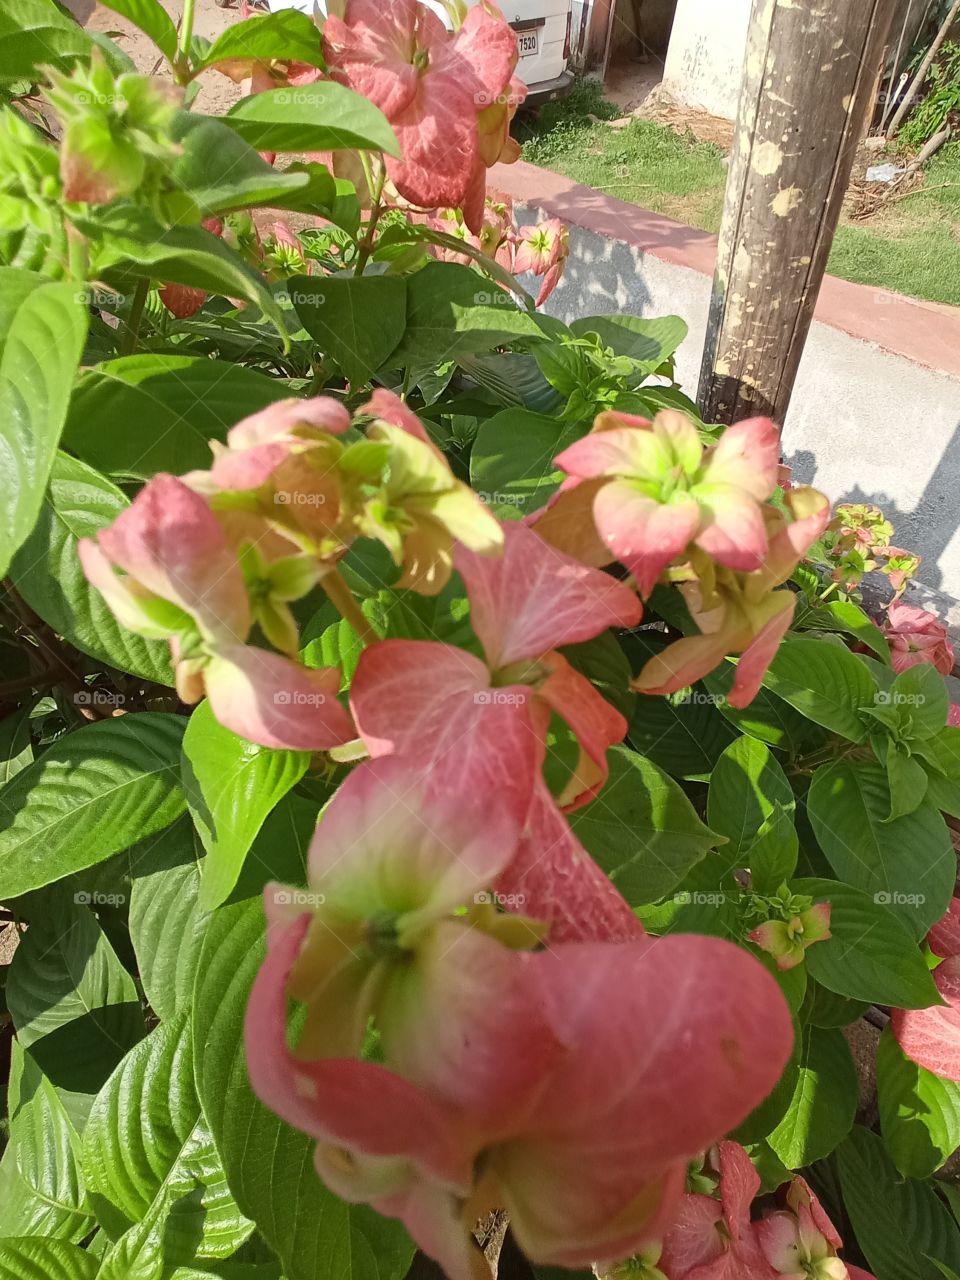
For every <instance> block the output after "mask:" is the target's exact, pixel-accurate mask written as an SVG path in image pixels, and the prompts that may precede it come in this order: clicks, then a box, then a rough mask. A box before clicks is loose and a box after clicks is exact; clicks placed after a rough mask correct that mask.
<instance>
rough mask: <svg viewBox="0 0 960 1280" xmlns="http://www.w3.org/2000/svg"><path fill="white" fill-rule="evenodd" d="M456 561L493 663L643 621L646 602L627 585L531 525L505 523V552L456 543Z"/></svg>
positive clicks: (495, 665)
mask: <svg viewBox="0 0 960 1280" xmlns="http://www.w3.org/2000/svg"><path fill="white" fill-rule="evenodd" d="M454 562H455V564H456V567H457V569H458V570H459V571H460V574H461V575H462V577H463V580H464V582H465V583H466V587H467V595H468V596H469V597H470V622H471V625H472V627H473V629H474V631H475V632H476V634H477V636H479V638H480V642H481V644H482V645H483V648H484V652H485V653H486V656H487V661H488V662H489V664H490V667H491V668H492V669H494V670H496V669H497V668H499V667H504V666H508V665H509V664H510V663H513V662H517V661H519V660H520V659H525V658H530V659H534V658H539V657H541V656H542V655H543V654H544V653H546V652H547V651H548V650H550V649H554V648H556V647H557V646H558V645H564V644H575V643H577V642H578V641H580V640H589V639H591V638H592V637H593V636H596V635H599V634H600V632H601V631H604V630H606V628H607V627H632V626H635V625H636V624H637V622H639V620H640V614H641V605H640V602H639V600H638V599H637V597H636V596H635V595H634V593H633V592H632V591H631V590H630V589H629V588H628V587H625V586H624V585H623V584H622V583H620V582H617V581H616V580H615V579H613V578H611V577H610V576H609V575H608V574H605V573H600V572H598V571H597V570H596V569H589V568H587V567H586V566H585V565H582V564H579V563H578V562H577V561H576V560H574V559H572V558H571V557H570V556H567V555H564V554H563V553H562V552H560V551H557V550H556V549H555V548H553V547H551V546H549V545H548V544H547V543H545V542H544V541H543V539H542V538H540V537H538V535H537V534H536V533H535V532H534V531H533V530H532V529H529V528H527V527H526V526H525V525H521V524H508V525H506V526H505V527H504V551H503V556H502V557H501V558H500V559H496V560H495V559H491V558H490V557H488V556H479V555H477V554H475V553H474V552H472V551H468V550H467V549H466V548H464V547H458V548H457V550H456V552H455V555H454Z"/></svg>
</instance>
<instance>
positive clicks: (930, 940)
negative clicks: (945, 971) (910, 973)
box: [927, 898, 960, 959]
mask: <svg viewBox="0 0 960 1280" xmlns="http://www.w3.org/2000/svg"><path fill="white" fill-rule="evenodd" d="M927 946H928V947H929V948H930V950H931V951H932V952H933V954H934V955H935V956H943V957H944V959H949V958H950V956H960V898H951V899H950V905H949V907H947V911H946V914H945V915H944V917H943V919H942V920H938V921H937V923H936V924H935V925H934V926H933V928H932V929H931V930H930V932H929V933H928V934H927Z"/></svg>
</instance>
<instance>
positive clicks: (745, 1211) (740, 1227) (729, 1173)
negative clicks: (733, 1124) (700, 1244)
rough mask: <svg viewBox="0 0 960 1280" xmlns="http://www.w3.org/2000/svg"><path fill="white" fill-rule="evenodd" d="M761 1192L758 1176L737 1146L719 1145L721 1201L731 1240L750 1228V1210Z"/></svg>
mask: <svg viewBox="0 0 960 1280" xmlns="http://www.w3.org/2000/svg"><path fill="white" fill-rule="evenodd" d="M759 1190H760V1175H759V1174H758V1173H757V1171H756V1169H755V1168H754V1167H753V1161H752V1160H751V1159H750V1157H749V1156H748V1155H747V1153H746V1151H744V1149H743V1147H741V1145H740V1143H739V1142H721V1143H720V1199H721V1202H722V1204H723V1218H724V1221H725V1222H726V1224H727V1230H728V1231H729V1232H730V1237H731V1239H733V1240H739V1239H740V1237H741V1235H743V1234H744V1233H745V1232H746V1231H747V1230H749V1227H750V1206H751V1205H752V1204H753V1202H754V1200H755V1199H756V1195H757V1192H758V1191H759Z"/></svg>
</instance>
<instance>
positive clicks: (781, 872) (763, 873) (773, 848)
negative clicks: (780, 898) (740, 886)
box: [745, 801, 800, 893]
mask: <svg viewBox="0 0 960 1280" xmlns="http://www.w3.org/2000/svg"><path fill="white" fill-rule="evenodd" d="M799 852H800V839H799V836H798V835H797V829H796V827H795V826H794V825H793V819H792V818H791V816H790V812H789V811H788V810H787V809H785V808H783V807H782V806H781V804H780V803H779V801H778V802H777V803H776V804H775V806H774V810H773V813H771V814H770V816H769V817H768V818H766V819H764V822H763V824H762V826H761V827H760V828H759V830H758V831H757V834H756V838H755V839H754V840H753V841H752V842H751V844H750V845H749V847H748V848H747V849H746V851H745V854H746V861H747V865H748V866H749V868H750V883H751V887H752V888H753V889H755V890H756V891H757V893H776V891H777V889H779V887H780V886H781V885H782V884H784V883H785V882H786V881H787V880H789V879H790V878H791V876H792V875H793V873H794V872H795V871H796V869H797V859H798V855H799Z"/></svg>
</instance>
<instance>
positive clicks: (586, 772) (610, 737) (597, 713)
mask: <svg viewBox="0 0 960 1280" xmlns="http://www.w3.org/2000/svg"><path fill="white" fill-rule="evenodd" d="M548 663H549V666H550V676H549V677H548V678H547V680H545V681H544V683H543V684H542V685H541V686H540V687H539V689H538V690H537V697H538V698H542V699H544V701H546V702H548V703H549V704H550V706H551V707H552V708H553V710H554V711H556V712H557V714H558V715H560V716H562V717H563V719H564V720H565V721H566V722H567V724H568V725H569V726H570V728H571V729H572V730H573V732H574V733H575V734H576V735H577V741H578V742H579V743H580V751H581V758H580V762H579V763H578V765H577V768H576V771H575V774H574V777H573V778H571V780H570V782H568V783H567V786H566V787H565V788H564V793H563V795H562V796H561V797H560V803H561V805H562V807H563V808H579V807H580V806H581V805H584V804H587V803H588V802H589V801H590V800H592V799H593V797H594V796H595V795H596V794H597V792H598V791H599V790H600V788H601V787H602V786H603V784H604V783H605V782H606V780H607V750H608V749H609V748H610V747H612V746H615V745H616V743H618V742H622V741H623V739H624V738H625V737H626V733H627V722H626V720H624V718H623V716H622V715H621V714H620V712H619V711H617V710H616V709H615V708H614V707H611V705H610V703H609V702H607V700H606V698H604V697H602V696H601V695H600V694H599V693H598V692H597V690H596V689H595V688H594V687H593V685H592V684H591V683H590V681H589V680H587V678H586V677H585V676H582V675H581V674H580V672H579V671H575V670H574V668H573V667H571V665H570V663H569V662H567V660H566V658H564V657H562V656H561V655H560V654H559V653H552V654H550V656H549V658H548Z"/></svg>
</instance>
